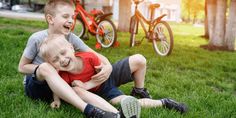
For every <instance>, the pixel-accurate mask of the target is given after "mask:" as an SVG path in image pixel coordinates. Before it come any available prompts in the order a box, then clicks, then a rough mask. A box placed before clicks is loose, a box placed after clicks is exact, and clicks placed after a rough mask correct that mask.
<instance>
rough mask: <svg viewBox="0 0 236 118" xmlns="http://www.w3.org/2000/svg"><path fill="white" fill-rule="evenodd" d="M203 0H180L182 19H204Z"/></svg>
mask: <svg viewBox="0 0 236 118" xmlns="http://www.w3.org/2000/svg"><path fill="white" fill-rule="evenodd" d="M204 1H205V0H182V7H181V14H182V18H183V19H184V21H188V22H189V21H193V22H195V21H196V20H197V19H199V20H203V19H204V16H205V14H204V6H205V3H204Z"/></svg>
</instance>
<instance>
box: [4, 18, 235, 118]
mask: <svg viewBox="0 0 236 118" xmlns="http://www.w3.org/2000/svg"><path fill="white" fill-rule="evenodd" d="M170 25H171V27H172V29H173V33H174V38H175V45H174V50H173V53H172V54H171V55H170V56H168V57H160V56H158V55H156V54H155V53H154V50H153V48H152V44H151V43H148V42H147V41H146V40H144V41H143V42H142V44H141V45H140V46H137V47H134V48H130V47H129V36H130V35H129V34H128V33H120V32H118V40H119V42H120V47H118V48H109V49H102V50H97V51H98V52H99V53H101V54H103V55H105V56H106V57H108V58H109V60H110V61H111V62H112V63H114V62H115V61H117V60H119V59H122V58H124V57H126V56H129V55H132V54H136V53H140V54H143V55H144V56H145V57H146V59H147V74H146V84H145V86H146V87H147V88H148V89H149V91H150V93H151V94H152V96H153V97H154V98H156V99H160V98H165V97H169V98H173V99H176V100H177V101H181V102H185V103H186V104H187V105H188V106H189V112H188V113H186V114H184V115H181V114H179V113H177V112H174V111H170V110H166V109H164V108H150V109H147V108H146V109H145V108H142V118H156V117H160V118H182V117H188V118H230V117H232V118H233V117H236V112H235V109H236V102H235V101H236V73H235V71H236V69H235V67H236V61H235V59H236V54H235V53H233V52H222V51H215V52H210V51H208V50H204V49H201V48H199V46H200V45H203V44H207V43H208V42H207V41H206V40H204V39H202V38H200V37H199V36H200V35H202V34H203V28H199V27H193V26H192V25H188V24H170ZM16 27H17V28H16ZM44 28H46V23H42V22H38V21H37V22H36V21H24V20H12V19H5V18H0V74H1V76H0V87H1V89H0V95H1V96H0V116H1V118H16V117H17V118H59V117H61V118H77V117H83V114H82V113H81V112H80V111H79V110H77V109H75V108H74V107H73V106H71V105H69V104H66V103H62V106H61V108H60V109H57V110H53V109H51V108H50V107H49V104H47V103H44V102H41V101H33V100H31V99H29V98H28V97H26V96H24V88H23V85H22V80H23V75H21V74H20V73H18V72H17V66H18V61H19V59H20V57H21V54H22V52H23V49H24V47H25V45H26V41H27V38H28V37H29V36H30V35H31V34H32V33H33V32H35V31H36V30H40V29H44ZM142 36H143V35H142V34H139V35H138V36H137V37H140V38H141V37H142ZM90 38H91V39H90V40H88V41H85V43H87V44H88V45H89V46H90V47H92V48H94V46H95V37H93V36H90ZM132 86H133V84H132V83H130V84H127V85H125V86H122V87H121V89H122V90H123V91H124V92H125V93H126V94H129V92H130V90H131V87H132Z"/></svg>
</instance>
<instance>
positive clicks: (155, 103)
mask: <svg viewBox="0 0 236 118" xmlns="http://www.w3.org/2000/svg"><path fill="white" fill-rule="evenodd" d="M125 97H127V95H120V96H118V97H115V98H113V99H111V101H110V102H111V103H112V104H119V103H120V101H121V99H123V98H125ZM138 102H139V103H140V105H141V106H142V107H146V108H150V107H160V106H162V102H161V101H160V100H153V99H149V98H143V99H138Z"/></svg>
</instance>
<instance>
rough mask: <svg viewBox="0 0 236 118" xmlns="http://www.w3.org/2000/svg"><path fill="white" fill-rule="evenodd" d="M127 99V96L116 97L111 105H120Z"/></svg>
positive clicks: (111, 101)
mask: <svg viewBox="0 0 236 118" xmlns="http://www.w3.org/2000/svg"><path fill="white" fill-rule="evenodd" d="M125 97H127V95H120V96H118V97H115V98H113V99H111V100H110V103H111V104H113V105H116V104H120V102H121V100H122V99H123V98H125Z"/></svg>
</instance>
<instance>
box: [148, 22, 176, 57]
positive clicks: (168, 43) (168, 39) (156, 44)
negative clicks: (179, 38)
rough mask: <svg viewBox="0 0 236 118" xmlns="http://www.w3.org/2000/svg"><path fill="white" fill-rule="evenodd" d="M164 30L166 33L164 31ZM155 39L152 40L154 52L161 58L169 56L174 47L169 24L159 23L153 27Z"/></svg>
mask: <svg viewBox="0 0 236 118" xmlns="http://www.w3.org/2000/svg"><path fill="white" fill-rule="evenodd" d="M163 28H166V29H167V31H164V29H163ZM153 32H154V35H155V36H156V38H155V39H153V40H152V44H153V48H154V50H155V52H156V53H157V54H159V55H161V56H167V55H170V54H171V52H172V49H173V45H174V38H173V33H172V30H171V28H170V26H169V24H168V23H167V22H165V21H160V22H159V23H157V24H155V25H154V30H153Z"/></svg>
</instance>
